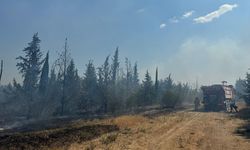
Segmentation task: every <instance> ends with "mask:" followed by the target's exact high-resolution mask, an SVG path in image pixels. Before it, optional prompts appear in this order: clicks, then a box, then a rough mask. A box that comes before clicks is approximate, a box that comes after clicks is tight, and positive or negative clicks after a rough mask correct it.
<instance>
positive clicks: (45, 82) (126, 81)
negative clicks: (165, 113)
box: [0, 33, 199, 122]
mask: <svg viewBox="0 0 250 150" xmlns="http://www.w3.org/2000/svg"><path fill="white" fill-rule="evenodd" d="M40 44H41V40H40V38H39V36H38V33H35V34H34V35H33V37H32V40H31V42H29V43H28V45H27V46H26V47H25V48H24V49H23V51H22V54H23V55H21V56H17V58H16V61H17V64H16V67H17V69H18V71H19V73H20V76H22V80H23V81H22V82H21V83H18V82H17V81H16V80H15V79H13V82H12V83H9V84H8V85H1V87H0V118H1V120H2V121H3V122H4V120H5V122H6V120H15V119H16V120H18V119H20V118H21V119H46V118H53V117H60V116H67V117H71V116H88V117H95V116H96V115H119V114H126V113H134V112H137V111H140V110H143V109H146V108H150V107H167V108H176V107H178V106H181V104H182V103H183V102H192V101H193V100H194V97H196V96H197V95H198V93H199V91H198V90H197V89H194V88H192V87H191V86H190V85H189V84H188V83H181V82H176V81H174V80H173V77H172V76H171V74H169V76H167V77H165V78H164V79H159V77H158V71H159V70H158V68H155V74H154V75H153V76H152V75H151V74H150V73H149V72H148V71H146V72H145V73H144V74H145V75H144V79H142V80H141V79H140V78H139V71H138V70H139V69H138V65H137V62H135V63H131V61H130V60H129V59H128V58H125V59H124V60H123V59H121V58H120V56H119V48H118V47H117V48H116V49H115V50H114V54H113V55H111V56H110V55H108V56H107V57H106V59H105V60H104V62H103V65H101V66H98V67H96V66H95V65H94V60H89V61H88V63H87V64H86V69H85V70H84V74H83V75H81V74H79V73H78V69H77V68H76V66H75V63H74V59H73V58H71V56H70V50H69V45H68V42H67V39H65V43H64V48H63V49H62V50H61V52H60V54H59V55H58V58H57V59H56V60H50V58H49V52H47V53H46V54H45V53H43V52H42V50H41V48H40ZM51 62H52V63H51ZM4 67H8V66H7V64H6V65H4ZM3 71H4V68H3Z"/></svg>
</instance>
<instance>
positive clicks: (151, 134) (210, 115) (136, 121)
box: [70, 111, 250, 150]
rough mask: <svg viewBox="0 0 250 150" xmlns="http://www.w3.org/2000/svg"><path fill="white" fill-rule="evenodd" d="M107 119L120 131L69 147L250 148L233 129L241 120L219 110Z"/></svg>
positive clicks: (236, 149) (151, 149)
mask: <svg viewBox="0 0 250 150" xmlns="http://www.w3.org/2000/svg"><path fill="white" fill-rule="evenodd" d="M107 122H110V123H112V124H116V125H118V126H119V127H120V131H119V132H115V133H113V135H112V136H114V137H115V138H113V139H111V140H110V138H107V137H109V136H111V134H108V135H103V136H101V137H99V138H97V139H94V140H92V141H88V142H85V143H82V144H72V145H71V147H70V149H72V150H75V149H113V150H117V149H137V150H145V149H148V150H158V149H159V150H168V149H169V150H174V149H185V150H189V149H190V150H191V149H192V150H232V149H234V150H239V149H240V150H249V149H250V141H249V140H247V139H245V138H244V137H242V136H238V135H237V134H236V133H235V131H236V128H237V127H239V126H241V125H242V124H243V123H244V121H243V120H240V119H238V118H234V117H232V115H230V114H227V113H223V112H192V111H182V112H177V113H173V114H170V115H169V114H168V115H161V116H158V117H153V118H149V117H144V116H140V115H137V116H123V117H119V118H115V119H112V120H107ZM105 140H106V142H105ZM108 140H109V141H108ZM103 141H104V142H103Z"/></svg>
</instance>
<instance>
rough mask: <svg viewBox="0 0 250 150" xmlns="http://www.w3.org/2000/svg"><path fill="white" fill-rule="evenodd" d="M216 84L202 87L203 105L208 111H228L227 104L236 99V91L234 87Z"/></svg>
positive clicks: (223, 83)
mask: <svg viewBox="0 0 250 150" xmlns="http://www.w3.org/2000/svg"><path fill="white" fill-rule="evenodd" d="M225 83H226V82H225V81H224V82H222V84H214V85H210V86H202V87H201V90H202V92H203V104H204V109H205V110H206V111H220V110H226V109H227V106H226V104H228V103H230V101H232V100H234V99H235V89H234V88H233V86H232V85H226V84H225Z"/></svg>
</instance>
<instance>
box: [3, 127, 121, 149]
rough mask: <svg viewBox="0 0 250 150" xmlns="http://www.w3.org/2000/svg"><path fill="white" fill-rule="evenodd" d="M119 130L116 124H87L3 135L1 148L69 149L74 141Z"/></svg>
mask: <svg viewBox="0 0 250 150" xmlns="http://www.w3.org/2000/svg"><path fill="white" fill-rule="evenodd" d="M117 130H119V128H118V127H117V126H116V125H86V126H81V127H66V128H57V129H49V130H43V131H33V132H25V133H14V134H11V135H2V136H0V150H5V149H10V150H12V149H13V150H26V149H27V150H32V149H48V148H60V149H67V147H68V146H70V145H71V144H72V143H81V142H83V141H88V140H91V139H93V138H96V137H98V136H100V135H102V134H105V133H109V132H113V131H117Z"/></svg>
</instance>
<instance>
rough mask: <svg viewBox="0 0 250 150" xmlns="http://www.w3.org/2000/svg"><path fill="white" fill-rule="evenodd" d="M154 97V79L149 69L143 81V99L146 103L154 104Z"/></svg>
mask: <svg viewBox="0 0 250 150" xmlns="http://www.w3.org/2000/svg"><path fill="white" fill-rule="evenodd" d="M153 98H154V88H153V81H152V79H151V76H150V75H149V72H148V71H147V72H146V74H145V79H144V81H143V100H144V104H145V105H152V102H153Z"/></svg>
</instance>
